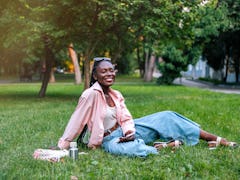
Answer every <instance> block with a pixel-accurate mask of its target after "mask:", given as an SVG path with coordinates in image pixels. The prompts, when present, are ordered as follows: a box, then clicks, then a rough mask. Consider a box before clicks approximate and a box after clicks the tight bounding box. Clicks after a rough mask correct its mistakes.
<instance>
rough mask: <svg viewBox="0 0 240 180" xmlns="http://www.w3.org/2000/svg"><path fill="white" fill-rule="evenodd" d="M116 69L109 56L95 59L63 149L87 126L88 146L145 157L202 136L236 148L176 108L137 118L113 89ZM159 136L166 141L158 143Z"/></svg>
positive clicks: (61, 142) (61, 145)
mask: <svg viewBox="0 0 240 180" xmlns="http://www.w3.org/2000/svg"><path fill="white" fill-rule="evenodd" d="M115 75H116V72H115V68H114V65H113V64H112V63H111V60H110V59H109V58H95V61H94V65H93V70H92V77H91V83H90V86H91V87H90V88H89V89H87V90H85V91H84V92H83V93H82V95H81V97H80V99H79V102H78V105H77V107H76V109H75V111H74V113H73V114H72V116H71V118H70V120H69V122H68V125H67V127H66V129H65V132H64V134H63V136H62V137H61V138H60V140H59V142H58V147H59V148H60V149H68V148H69V143H70V142H71V141H73V140H74V139H75V138H76V137H77V136H79V134H81V133H82V132H83V130H84V129H85V128H84V127H85V125H87V132H88V134H89V136H88V137H89V138H87V145H88V147H89V148H92V149H95V148H98V147H102V148H103V149H104V150H105V151H107V152H110V153H112V154H118V155H128V156H142V157H145V156H147V155H148V154H157V153H158V150H160V149H161V148H165V147H179V146H180V145H182V144H185V145H190V146H192V145H196V144H197V143H198V142H199V139H203V140H206V141H208V142H209V147H214V148H215V147H216V146H218V145H222V146H230V147H235V146H236V145H237V144H236V143H235V142H229V141H227V140H226V139H224V138H221V137H218V136H216V135H213V134H210V133H208V132H206V131H204V130H202V129H200V126H199V125H198V124H197V123H195V122H193V121H191V120H189V119H188V118H186V117H184V116H182V115H180V114H178V113H176V112H172V111H163V112H158V113H155V114H151V115H148V116H145V117H142V118H139V119H135V120H133V118H132V116H131V114H130V112H129V111H128V109H127V107H126V105H125V103H124V98H123V96H122V94H121V93H120V92H119V91H116V90H113V89H112V88H110V87H111V86H112V85H113V84H114V81H115ZM157 139H162V140H163V141H165V142H155V143H154V145H153V146H149V145H147V144H149V143H153V142H154V141H155V140H157Z"/></svg>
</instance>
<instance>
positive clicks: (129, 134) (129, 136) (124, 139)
mask: <svg viewBox="0 0 240 180" xmlns="http://www.w3.org/2000/svg"><path fill="white" fill-rule="evenodd" d="M134 140H135V134H134V132H132V131H127V132H126V134H125V136H123V137H120V138H119V142H118V143H123V142H128V141H134Z"/></svg>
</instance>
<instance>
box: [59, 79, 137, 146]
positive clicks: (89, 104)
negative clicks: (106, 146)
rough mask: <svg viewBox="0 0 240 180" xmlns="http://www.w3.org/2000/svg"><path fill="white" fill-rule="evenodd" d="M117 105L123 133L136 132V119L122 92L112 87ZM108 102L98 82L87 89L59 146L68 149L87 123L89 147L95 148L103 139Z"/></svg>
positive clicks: (111, 91) (112, 94) (113, 97)
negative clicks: (133, 117)
mask: <svg viewBox="0 0 240 180" xmlns="http://www.w3.org/2000/svg"><path fill="white" fill-rule="evenodd" d="M109 94H110V96H111V97H112V99H113V101H114V103H115V106H116V118H117V122H118V124H119V125H120V126H121V128H122V130H123V133H124V134H125V133H126V132H127V131H129V130H131V131H133V132H135V127H134V121H133V119H132V116H131V114H130V112H129V111H128V109H127V107H126V105H125V103H124V98H123V96H122V94H121V93H120V92H119V91H116V90H113V89H111V88H110V92H109ZM106 110H107V102H106V99H105V96H104V93H103V90H102V87H101V86H100V85H99V83H98V82H96V83H95V84H94V85H93V86H92V87H90V88H89V89H86V90H85V91H84V92H83V93H82V95H81V97H80V98H79V101H78V105H77V107H76V109H75V111H74V112H73V114H72V116H71V118H70V120H69V122H68V124H67V127H66V129H65V131H64V134H63V136H62V137H61V138H60V139H59V141H58V147H59V148H61V149H68V148H69V144H70V142H71V141H73V140H74V139H75V138H76V137H77V136H79V134H80V133H81V132H82V130H83V128H84V126H85V125H86V124H87V126H88V129H89V131H90V132H91V136H90V139H89V143H88V147H90V148H93V149H95V148H96V147H98V146H100V145H101V144H102V141H103V134H104V127H103V121H104V118H105V115H106Z"/></svg>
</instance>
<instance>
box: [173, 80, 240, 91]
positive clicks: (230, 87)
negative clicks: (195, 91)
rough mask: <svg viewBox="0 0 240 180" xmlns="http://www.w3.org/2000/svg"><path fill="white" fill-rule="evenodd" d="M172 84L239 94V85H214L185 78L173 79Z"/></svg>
mask: <svg viewBox="0 0 240 180" xmlns="http://www.w3.org/2000/svg"><path fill="white" fill-rule="evenodd" d="M174 84H181V85H183V86H189V87H198V88H202V89H207V90H210V91H214V92H222V93H226V94H240V85H223V84H220V85H214V84H212V83H209V82H203V81H199V80H190V79H186V78H178V79H176V80H175V81H174Z"/></svg>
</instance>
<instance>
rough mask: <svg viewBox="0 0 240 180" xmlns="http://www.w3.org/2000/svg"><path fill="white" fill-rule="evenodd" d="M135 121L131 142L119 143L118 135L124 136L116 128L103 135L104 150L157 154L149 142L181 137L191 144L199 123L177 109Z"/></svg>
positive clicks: (138, 154) (196, 134)
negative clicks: (133, 138) (134, 130)
mask: <svg viewBox="0 0 240 180" xmlns="http://www.w3.org/2000/svg"><path fill="white" fill-rule="evenodd" d="M134 123H135V128H136V133H135V137H136V138H135V140H134V141H129V142H124V143H118V140H119V137H122V136H123V132H122V129H121V128H120V127H119V128H118V129H116V130H115V131H113V132H112V133H111V134H110V135H108V136H106V137H104V139H103V143H102V147H103V148H104V150H105V151H107V152H109V153H112V154H117V155H127V156H141V157H146V156H147V155H149V154H158V151H157V149H156V148H155V147H153V146H149V145H148V144H149V143H152V142H154V141H156V140H157V139H161V140H163V141H169V140H181V141H182V142H183V143H184V144H186V145H190V146H191V145H195V144H197V143H198V142H199V135H200V126H199V124H197V123H195V122H193V121H191V120H190V119H188V118H186V117H184V116H182V115H180V114H178V113H176V112H172V111H163V112H158V113H155V114H151V115H148V116H144V117H142V118H138V119H135V120H134Z"/></svg>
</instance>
